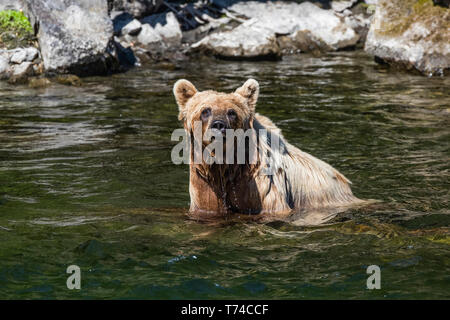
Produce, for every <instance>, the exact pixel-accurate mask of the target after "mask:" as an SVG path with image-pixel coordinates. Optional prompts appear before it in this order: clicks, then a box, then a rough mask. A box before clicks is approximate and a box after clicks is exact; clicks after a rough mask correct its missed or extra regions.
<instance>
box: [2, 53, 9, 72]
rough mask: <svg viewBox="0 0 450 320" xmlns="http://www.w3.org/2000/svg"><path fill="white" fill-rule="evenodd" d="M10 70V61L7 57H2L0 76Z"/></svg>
mask: <svg viewBox="0 0 450 320" xmlns="http://www.w3.org/2000/svg"><path fill="white" fill-rule="evenodd" d="M8 69H9V63H8V60H7V59H6V58H5V57H3V56H0V75H2V74H4V73H5V72H7V70H8Z"/></svg>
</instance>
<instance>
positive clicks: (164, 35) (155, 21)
mask: <svg viewBox="0 0 450 320" xmlns="http://www.w3.org/2000/svg"><path fill="white" fill-rule="evenodd" d="M141 22H142V24H143V25H148V26H150V27H151V28H153V29H154V30H155V32H156V33H157V34H158V35H159V36H160V37H161V39H162V40H163V41H164V44H165V45H167V46H177V45H180V44H181V38H182V33H181V28H180V24H179V23H178V20H177V18H176V17H175V14H174V13H173V12H166V13H161V14H153V15H151V16H148V17H145V18H144V19H142V20H141Z"/></svg>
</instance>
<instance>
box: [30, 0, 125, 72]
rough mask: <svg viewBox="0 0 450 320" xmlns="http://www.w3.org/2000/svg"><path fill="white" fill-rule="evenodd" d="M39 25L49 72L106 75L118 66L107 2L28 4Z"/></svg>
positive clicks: (42, 0)
mask: <svg viewBox="0 0 450 320" xmlns="http://www.w3.org/2000/svg"><path fill="white" fill-rule="evenodd" d="M27 4H28V7H27V11H28V13H29V15H31V16H32V18H33V19H32V20H34V21H37V22H38V23H39V31H38V40H39V45H40V49H41V54H42V58H43V61H44V67H45V70H46V71H47V72H57V73H75V74H78V75H92V74H105V73H107V72H109V71H111V70H114V69H115V67H116V63H117V58H116V53H115V51H114V45H113V42H112V39H113V25H112V22H111V19H110V18H109V16H108V9H107V4H106V1H103V0H77V1H75V0H66V1H52V0H40V1H34V0H28V1H27Z"/></svg>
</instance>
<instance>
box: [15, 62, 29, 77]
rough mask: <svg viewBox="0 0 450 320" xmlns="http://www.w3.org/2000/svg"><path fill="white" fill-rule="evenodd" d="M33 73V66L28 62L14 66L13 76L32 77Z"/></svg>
mask: <svg viewBox="0 0 450 320" xmlns="http://www.w3.org/2000/svg"><path fill="white" fill-rule="evenodd" d="M33 71H34V70H33V64H32V63H31V62H28V61H25V62H22V63H21V64H18V65H15V66H13V76H15V77H27V76H31V75H32V74H33Z"/></svg>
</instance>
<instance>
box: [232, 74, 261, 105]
mask: <svg viewBox="0 0 450 320" xmlns="http://www.w3.org/2000/svg"><path fill="white" fill-rule="evenodd" d="M235 93H237V94H239V95H240V96H242V97H244V98H245V99H246V100H247V103H248V106H249V107H250V110H251V111H252V112H255V108H256V101H257V100H258V96H259V84H258V81H256V80H255V79H248V80H247V81H245V83H244V85H243V86H242V87H240V88H238V89H237V90H236V91H235Z"/></svg>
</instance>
